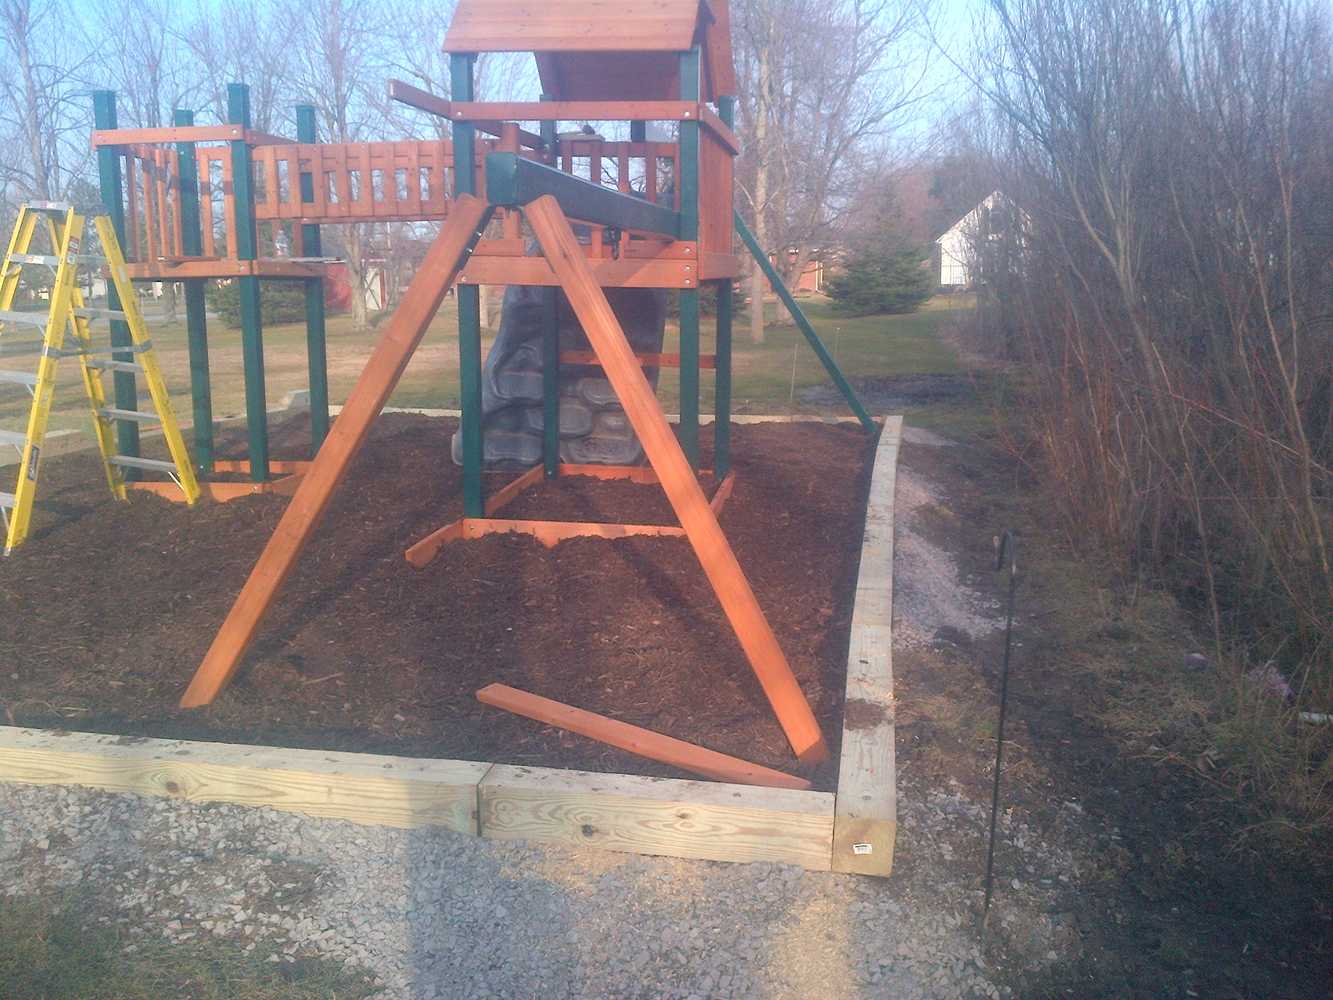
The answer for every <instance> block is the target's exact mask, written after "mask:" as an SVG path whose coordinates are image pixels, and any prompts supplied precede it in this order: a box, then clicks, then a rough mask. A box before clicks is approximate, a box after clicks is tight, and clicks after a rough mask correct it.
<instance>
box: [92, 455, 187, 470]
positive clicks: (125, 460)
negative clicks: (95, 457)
mask: <svg viewBox="0 0 1333 1000" xmlns="http://www.w3.org/2000/svg"><path fill="white" fill-rule="evenodd" d="M107 461H108V462H110V463H111V464H112V465H119V466H123V467H124V468H128V469H152V470H153V471H154V472H173V473H174V472H175V471H176V463H174V462H162V461H159V460H158V459H156V458H135V457H134V456H133V455H112V456H111V457H110V458H108V459H107Z"/></svg>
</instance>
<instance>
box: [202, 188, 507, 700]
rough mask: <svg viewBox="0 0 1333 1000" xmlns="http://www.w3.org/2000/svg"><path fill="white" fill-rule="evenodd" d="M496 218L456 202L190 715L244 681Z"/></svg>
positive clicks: (213, 660) (256, 574) (234, 612)
mask: <svg viewBox="0 0 1333 1000" xmlns="http://www.w3.org/2000/svg"><path fill="white" fill-rule="evenodd" d="M490 215H491V209H490V207H489V206H488V205H487V204H486V203H485V202H483V201H480V200H478V199H476V198H474V197H472V196H470V195H460V196H459V197H458V198H457V199H456V200H455V201H454V203H453V205H452V207H451V208H450V210H449V218H448V220H447V221H446V222H445V224H444V227H443V228H442V229H441V230H440V235H439V236H437V237H436V238H435V242H434V243H433V244H431V248H430V251H429V252H428V253H427V254H426V259H425V260H424V261H423V262H422V264H421V267H420V269H419V270H418V271H417V273H416V277H414V278H413V279H412V283H411V284H410V285H408V287H407V291H406V292H405V293H404V295H403V301H402V304H401V305H399V307H398V309H397V310H396V311H395V312H394V314H393V318H392V319H390V320H389V327H388V329H387V330H386V331H385V332H384V336H383V337H381V338H380V341H379V343H378V344H376V345H375V350H374V351H373V352H372V353H371V355H370V360H369V361H367V362H366V367H365V370H364V371H362V372H361V377H360V378H359V379H358V380H357V383H356V386H355V387H354V388H353V389H352V393H351V395H350V396H348V397H347V403H346V405H344V406H343V409H342V412H341V413H340V414H339V415H338V419H337V420H336V421H335V422H334V424H333V427H332V429H331V430H330V431H329V436H328V437H327V438H325V439H324V444H323V445H322V446H321V447H320V449H319V454H317V455H316V456H315V460H314V462H312V463H311V465H310V470H309V471H308V472H307V473H306V476H305V478H304V479H303V480H302V481H301V485H300V486H299V487H298V488H297V490H296V494H295V495H294V496H293V497H292V501H291V503H290V504H288V505H287V509H286V510H285V511H284V512H283V515H282V520H280V521H279V522H278V526H277V528H276V529H275V530H274V532H273V537H272V538H270V539H269V540H268V544H267V545H265V546H264V551H263V552H262V553H261V554H260V556H259V561H258V562H257V563H255V568H254V569H253V570H251V571H250V578H249V579H248V580H246V581H245V586H244V587H242V588H241V593H240V595H239V596H238V597H237V598H236V603H235V604H233V605H232V608H231V611H230V612H229V613H228V614H227V619H226V621H224V622H223V623H222V628H220V629H219V630H218V634H217V636H216V637H215V638H214V639H213V645H212V646H210V647H209V649H208V653H207V654H206V655H205V656H204V661H203V663H201V664H200V665H199V669H198V670H197V671H195V675H194V679H193V680H192V681H190V686H189V688H188V689H187V690H186V692H185V695H184V697H182V698H181V702H180V703H181V707H182V708H195V707H198V706H200V705H207V704H208V703H209V702H211V701H212V700H213V699H214V698H216V697H217V695H218V692H219V691H221V690H222V688H223V687H225V686H226V684H227V682H228V681H229V680H231V677H232V675H233V674H235V673H236V668H237V667H238V666H239V665H240V662H241V657H242V656H243V655H245V651H246V649H247V648H248V647H249V645H250V643H251V641H252V640H253V639H254V637H255V633H256V632H257V631H258V629H259V621H260V619H261V618H262V617H263V616H264V612H266V611H267V610H268V608H269V605H271V604H272V603H273V598H274V597H275V596H276V595H277V592H278V588H279V587H281V586H282V583H283V581H284V580H285V579H286V578H287V574H288V573H290V572H291V570H292V567H293V566H294V565H296V559H297V556H299V555H300V554H301V549H302V548H304V547H305V543H306V542H307V540H309V538H310V535H311V534H312V533H313V532H314V530H315V526H316V525H317V524H319V519H320V517H321V516H322V515H323V513H324V510H325V508H326V507H327V506H328V503H329V500H330V498H331V497H332V496H333V491H334V490H335V489H337V487H338V484H339V483H340V482H342V478H343V476H344V475H345V474H346V472H347V468H348V466H349V465H350V464H351V462H352V458H353V457H354V456H355V455H356V453H357V451H358V449H360V447H361V443H362V442H363V441H364V440H365V437H366V434H367V432H368V431H369V430H370V425H371V424H372V423H373V422H374V420H375V418H376V417H377V416H379V413H380V410H382V409H383V408H384V404H385V403H386V402H387V401H388V399H389V396H390V394H391V393H392V392H393V389H394V386H396V385H397V384H398V380H399V379H400V378H401V377H402V374H403V370H404V369H405V368H406V367H407V363H408V361H409V360H410V359H411V357H412V354H413V352H414V351H416V349H417V345H418V344H420V343H421V338H422V337H423V336H425V333H426V328H427V327H428V326H430V321H431V319H433V318H434V316H435V313H436V311H437V310H438V309H439V308H440V303H441V302H443V301H444V296H445V293H446V292H447V291H448V290H449V287H450V286H451V285H452V284H453V283H454V279H455V278H456V277H458V272H459V271H460V270H462V268H463V265H464V264H465V263H466V262H467V258H468V255H469V254H470V253H471V251H472V248H473V247H474V246H475V245H476V242H477V240H478V239H479V238H480V237H481V231H482V229H483V228H484V227H485V225H486V222H487V220H488V219H489V218H490Z"/></svg>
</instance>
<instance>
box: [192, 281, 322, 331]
mask: <svg viewBox="0 0 1333 1000" xmlns="http://www.w3.org/2000/svg"><path fill="white" fill-rule="evenodd" d="M208 305H209V308H211V309H212V310H213V311H214V312H215V313H217V314H218V315H219V316H220V317H222V322H223V323H225V324H226V325H227V326H228V327H230V328H231V329H233V330H239V329H240V327H241V283H240V282H239V281H225V282H224V281H217V282H214V283H213V284H211V285H210V286H209V290H208ZM259 318H260V322H262V323H263V324H265V325H268V324H271V323H299V322H300V321H301V320H303V319H305V288H304V283H303V282H300V281H266V282H264V285H263V291H262V292H261V293H260V296H259Z"/></svg>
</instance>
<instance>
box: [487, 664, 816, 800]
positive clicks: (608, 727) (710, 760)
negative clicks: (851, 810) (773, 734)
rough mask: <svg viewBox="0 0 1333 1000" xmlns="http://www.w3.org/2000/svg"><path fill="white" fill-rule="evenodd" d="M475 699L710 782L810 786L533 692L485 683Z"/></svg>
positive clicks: (748, 763)
mask: <svg viewBox="0 0 1333 1000" xmlns="http://www.w3.org/2000/svg"><path fill="white" fill-rule="evenodd" d="M477 700H478V701H479V702H481V703H482V704H483V705H490V706H491V707H492V708H502V709H504V710H505V711H506V712H513V713H514V714H515V715H522V716H525V717H526V718H529V719H535V720H537V721H538V722H545V723H546V724H547V725H550V726H556V727H558V728H560V729H564V730H567V731H569V732H571V733H578V734H579V735H580V736H586V737H588V738H589V739H592V740H597V741H598V742H599V743H606V744H608V745H609V746H613V747H616V748H618V749H620V750H625V751H628V752H629V753H632V754H637V755H638V756H640V757H647V758H648V759H649V760H655V761H658V762H659V763H662V764H670V765H671V766H672V767H677V768H680V770H682V771H689V772H690V773H691V774H700V775H703V776H704V777H705V778H713V779H714V780H716V781H733V782H736V783H737V784H741V785H762V786H763V787H765V788H798V789H807V788H809V787H810V782H808V781H806V780H805V779H804V778H799V777H797V776H796V775H793V774H785V773H783V772H782V771H775V770H774V769H773V768H771V767H762V766H760V765H759V764H752V763H751V762H750V761H748V760H741V759H740V758H739V757H732V756H730V755H728V754H724V753H718V752H717V751H716V750H709V749H707V748H705V747H701V746H697V745H696V744H694V743H686V742H685V741H684V740H678V739H675V738H674V737H671V736H665V735H663V734H662V733H655V732H653V731H652V730H649V729H644V728H643V727H642V726H632V725H630V724H629V723H627V722H620V721H618V720H616V719H610V718H607V717H606V716H605V715H598V714H597V713H596V712H588V711H585V710H584V709H581V708H575V707H574V706H573V705H565V704H562V703H561V702H558V701H552V700H551V699H550V698H543V697H542V696H541V695H538V694H532V693H531V692H528V691H520V690H519V689H518V688H513V687H510V686H508V685H507V684H488V685H486V687H484V688H482V689H481V690H480V691H478V692H477Z"/></svg>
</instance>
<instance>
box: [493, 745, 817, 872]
mask: <svg viewBox="0 0 1333 1000" xmlns="http://www.w3.org/2000/svg"><path fill="white" fill-rule="evenodd" d="M478 790H479V792H480V796H481V817H480V826H481V835H482V836H483V837H488V838H490V839H492V840H527V841H536V842H539V843H556V844H565V845H569V846H585V847H598V848H601V849H603V850H608V851H628V852H630V853H634V854H657V855H665V856H667V857H675V858H700V859H707V860H712V861H767V862H772V863H777V864H790V865H800V866H801V867H803V868H808V869H811V870H813V871H827V870H828V866H829V844H830V841H831V839H832V832H833V796H832V795H831V794H830V793H828V792H802V791H795V790H792V789H789V788H754V787H751V786H749V785H732V784H722V783H715V782H709V781H681V780H676V779H672V778H640V777H635V776H631V775H623V774H590V773H588V772H584V771H561V770H555V769H551V768H541V767H514V766H511V765H507V764H496V765H495V766H494V767H492V768H491V770H490V772H489V773H488V774H487V775H486V777H485V778H483V779H482V781H481V784H480V785H479V786H478Z"/></svg>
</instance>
